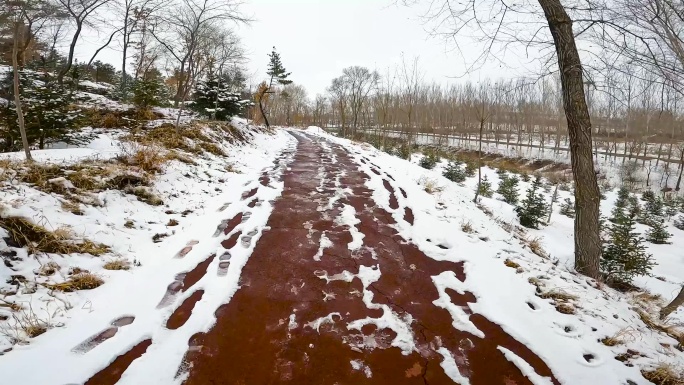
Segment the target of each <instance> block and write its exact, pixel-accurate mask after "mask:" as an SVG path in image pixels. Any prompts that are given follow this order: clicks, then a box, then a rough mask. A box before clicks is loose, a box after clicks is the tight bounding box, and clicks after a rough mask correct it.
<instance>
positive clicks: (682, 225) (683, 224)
mask: <svg viewBox="0 0 684 385" xmlns="http://www.w3.org/2000/svg"><path fill="white" fill-rule="evenodd" d="M674 227H676V228H678V229H680V230H684V215H680V216H679V218H677V219H675V221H674Z"/></svg>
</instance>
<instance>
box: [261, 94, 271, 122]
mask: <svg viewBox="0 0 684 385" xmlns="http://www.w3.org/2000/svg"><path fill="white" fill-rule="evenodd" d="M263 97H264V95H263V94H262V95H261V97H260V98H259V111H260V112H261V117H262V118H264V124H266V128H271V126H270V125H269V124H268V118H267V117H266V112H265V111H264V104H263V101H262V99H263Z"/></svg>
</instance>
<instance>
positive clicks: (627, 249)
mask: <svg viewBox="0 0 684 385" xmlns="http://www.w3.org/2000/svg"><path fill="white" fill-rule="evenodd" d="M620 213H621V214H620V217H619V218H613V219H614V221H613V223H612V224H611V225H610V226H609V227H608V229H607V235H608V239H607V240H606V242H605V243H604V246H603V255H602V256H601V261H600V267H601V271H602V272H603V274H605V276H606V280H607V281H608V282H621V283H630V282H631V281H632V280H633V279H634V277H638V276H642V275H649V274H650V271H651V269H652V268H653V266H655V262H653V257H652V256H651V255H650V254H648V253H646V247H645V246H644V245H643V238H641V237H640V236H639V234H638V233H637V232H636V230H635V229H636V216H637V213H636V211H635V209H634V206H633V207H631V208H630V210H629V212H628V213H625V212H624V211H623V210H620Z"/></svg>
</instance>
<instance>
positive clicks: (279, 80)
mask: <svg viewBox="0 0 684 385" xmlns="http://www.w3.org/2000/svg"><path fill="white" fill-rule="evenodd" d="M266 74H267V75H268V76H269V77H270V80H269V82H268V83H263V86H262V87H260V89H259V92H258V93H257V101H258V102H259V111H260V112H261V116H262V117H263V118H264V123H265V124H266V127H270V124H269V123H268V117H266V111H265V108H266V106H265V105H264V104H265V101H266V95H267V94H270V93H272V91H271V88H273V86H274V85H276V84H279V85H283V86H286V85H288V84H291V83H292V80H289V79H288V78H289V77H290V75H291V72H287V70H286V69H285V67H284V66H283V62H282V60H281V59H280V54H279V53H278V52H276V49H275V47H273V51H271V53H270V54H269V55H268V69H267V71H266Z"/></svg>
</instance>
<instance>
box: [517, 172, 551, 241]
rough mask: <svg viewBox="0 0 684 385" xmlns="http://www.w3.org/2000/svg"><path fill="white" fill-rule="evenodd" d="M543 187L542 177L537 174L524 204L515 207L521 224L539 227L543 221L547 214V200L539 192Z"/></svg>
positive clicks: (534, 227)
mask: <svg viewBox="0 0 684 385" xmlns="http://www.w3.org/2000/svg"><path fill="white" fill-rule="evenodd" d="M540 188H541V177H540V176H537V177H536V178H535V179H534V183H532V186H531V187H530V188H529V189H528V190H527V196H526V197H525V199H524V200H523V201H522V204H521V205H520V206H518V207H516V208H515V212H516V213H517V214H518V219H519V220H520V224H521V225H523V226H525V227H529V228H532V229H538V228H539V226H540V225H541V224H542V223H543V221H542V218H544V217H545V216H546V211H547V207H546V202H545V201H544V196H543V195H542V194H540V193H538V191H539V189H540Z"/></svg>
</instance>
